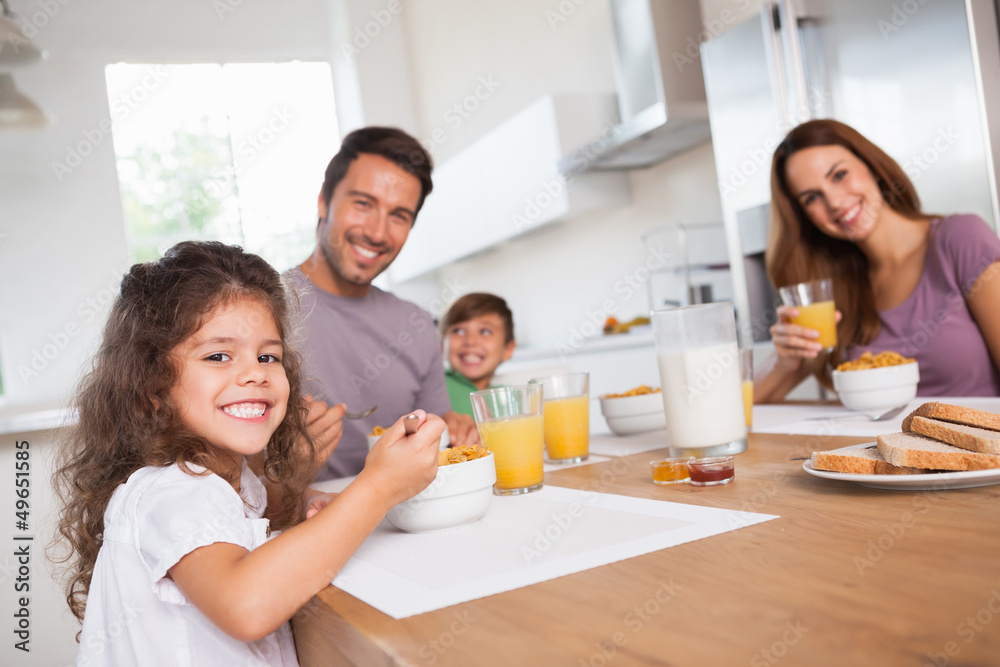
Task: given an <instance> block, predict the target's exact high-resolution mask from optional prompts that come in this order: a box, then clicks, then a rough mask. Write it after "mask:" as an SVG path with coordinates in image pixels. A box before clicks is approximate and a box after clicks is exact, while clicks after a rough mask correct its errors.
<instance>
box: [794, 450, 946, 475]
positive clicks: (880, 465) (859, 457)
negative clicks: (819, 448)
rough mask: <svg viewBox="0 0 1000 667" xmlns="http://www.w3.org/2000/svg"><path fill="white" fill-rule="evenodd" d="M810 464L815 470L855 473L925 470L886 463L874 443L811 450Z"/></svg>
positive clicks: (916, 472)
mask: <svg viewBox="0 0 1000 667" xmlns="http://www.w3.org/2000/svg"><path fill="white" fill-rule="evenodd" d="M812 466H813V468H815V469H817V470H829V471H830V472H848V473H854V474H857V475H915V474H919V473H923V472H927V471H926V470H921V469H920V468H901V467H899V466H894V465H892V464H891V463H888V462H887V461H886V460H885V459H883V458H882V455H881V454H879V453H878V448H877V447H876V446H875V445H872V446H871V447H864V448H861V447H841V448H840V449H830V450H827V451H825V452H813V454H812Z"/></svg>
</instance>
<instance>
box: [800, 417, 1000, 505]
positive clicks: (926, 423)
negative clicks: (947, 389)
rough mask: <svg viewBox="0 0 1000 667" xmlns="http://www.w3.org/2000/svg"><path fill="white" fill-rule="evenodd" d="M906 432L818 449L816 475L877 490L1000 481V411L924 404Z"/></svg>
mask: <svg viewBox="0 0 1000 667" xmlns="http://www.w3.org/2000/svg"><path fill="white" fill-rule="evenodd" d="M902 427H903V431H902V432H901V433H889V434H886V435H880V436H878V440H877V441H876V442H867V443H862V444H860V445H851V446H850V447H841V448H839V449H833V450H827V451H824V452H813V455H812V457H811V458H810V459H808V460H806V461H804V462H803V463H802V467H803V469H804V470H805V471H806V472H807V473H809V474H810V475H815V476H817V477H824V478H826V479H837V480H842V481H845V482H855V483H857V484H861V485H863V486H869V487H873V488H876V489H897V490H913V491H920V490H928V491H935V490H941V489H964V488H972V487H976V486H990V485H993V484H1000V415H998V414H995V413H993V412H986V411H984V410H976V409H973V408H965V407H961V406H957V405H949V404H947V403H924V404H923V405H921V406H920V407H918V408H917V409H916V410H914V411H913V412H912V413H910V414H909V415H908V416H907V417H906V418H905V419H904V420H903V424H902Z"/></svg>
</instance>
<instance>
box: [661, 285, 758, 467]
mask: <svg viewBox="0 0 1000 667" xmlns="http://www.w3.org/2000/svg"><path fill="white" fill-rule="evenodd" d="M652 320H653V336H654V339H655V341H656V356H657V361H658V362H659V367H660V385H661V387H662V394H663V409H664V411H665V412H666V416H667V438H668V444H669V445H670V450H671V454H672V455H674V456H698V457H702V456H720V455H724V454H736V453H739V452H742V451H745V450H746V448H747V425H746V417H745V414H744V409H743V388H742V379H741V376H740V352H739V347H738V345H737V342H736V315H735V312H734V310H733V304H732V303H729V302H728V301H721V302H717V303H706V304H700V305H695V306H685V307H682V308H666V309H662V310H654V311H653V314H652Z"/></svg>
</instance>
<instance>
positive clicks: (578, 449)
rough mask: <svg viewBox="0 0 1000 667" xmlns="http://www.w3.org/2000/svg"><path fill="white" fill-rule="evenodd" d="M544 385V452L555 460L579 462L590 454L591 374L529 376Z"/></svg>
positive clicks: (555, 461)
mask: <svg viewBox="0 0 1000 667" xmlns="http://www.w3.org/2000/svg"><path fill="white" fill-rule="evenodd" d="M529 382H530V383H531V384H540V385H542V406H543V407H542V421H543V422H544V427H545V428H544V430H545V453H546V455H547V456H548V459H549V461H551V462H552V463H579V462H581V461H586V460H587V456H588V455H589V454H590V374H589V373H566V374H563V375H550V376H549V377H543V378H535V379H532V380H529Z"/></svg>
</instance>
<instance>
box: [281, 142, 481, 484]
mask: <svg viewBox="0 0 1000 667" xmlns="http://www.w3.org/2000/svg"><path fill="white" fill-rule="evenodd" d="M432 187H433V184H432V182H431V159H430V156H429V155H428V154H427V152H426V151H425V150H424V149H423V147H422V146H421V145H420V144H419V143H418V142H417V141H416V140H415V139H414V138H413V137H411V136H409V135H408V134H406V133H405V132H403V131H401V130H397V129H394V128H385V127H366V128H362V129H360V130H355V131H354V132H351V133H350V134H349V135H347V137H345V138H344V141H343V143H342V144H341V148H340V151H339V152H338V153H337V154H336V155H335V156H334V157H333V159H332V160H331V161H330V164H329V166H328V167H327V169H326V177H325V180H324V182H323V188H322V190H321V191H320V195H319V201H318V206H319V220H318V223H317V231H316V236H317V246H316V249H315V250H314V251H313V254H312V255H311V256H310V257H309V259H307V260H306V261H305V262H303V263H302V264H301V265H300V266H299V267H298V268H297V269H292V270H291V271H290V272H289V277H290V279H291V282H292V284H293V285H295V287H296V289H297V291H298V292H299V299H300V308H301V311H302V318H303V320H302V324H303V329H304V331H303V334H304V337H305V339H304V340H302V341H300V342H299V347H300V349H301V350H302V352H303V355H304V357H305V375H306V382H307V386H309V385H310V384H312V385H314V386H313V387H312V389H311V391H312V394H313V395H314V396H317V397H318V398H320V399H323V400H325V401H328V402H333V401H336V402H337V403H338V405H335V406H334V407H333V408H330V409H329V410H327V408H326V405H325V404H324V403H315V404H313V405H312V406H311V408H310V422H311V423H312V426H311V432H312V433H313V435H314V437H316V438H317V440H319V441H321V442H322V441H323V439H324V437H325V438H326V441H327V442H329V441H330V440H331V439H332V440H335V439H336V438H335V436H334V437H332V438H331V436H330V432H331V429H333V430H335V429H336V428H337V426H339V427H340V428H342V435H341V438H340V442H339V444H336V448H335V449H334V450H333V453H332V455H331V456H330V457H329V459H328V460H327V464H326V466H325V467H321V468H320V470H319V473H318V475H317V479H331V478H334V477H344V476H347V475H354V474H357V473H358V472H360V471H361V468H362V467H363V466H364V461H365V456H366V455H367V454H368V445H367V438H366V436H367V434H368V433H369V432H370V431H371V430H372V428H373V427H374V426H384V427H388V426H389V425H390V424H392V423H393V422H394V421H395V420H396V419H398V418H399V417H401V416H402V415H404V414H406V413H408V412H411V411H412V410H414V409H416V408H423V409H424V410H427V411H428V412H432V413H435V414H438V415H441V417H442V418H443V419H444V420H445V423H446V424H447V425H448V430H449V433H450V438H451V442H452V443H453V444H459V445H464V444H470V443H472V442H476V441H478V439H479V434H478V431H477V430H476V425H475V422H474V421H473V420H472V419H471V418H470V417H468V416H467V415H459V414H457V413H455V412H453V411H452V410H451V404H450V402H449V400H448V393H447V390H446V389H445V381H444V366H443V364H442V361H441V348H440V341H439V339H438V337H437V331H436V329H435V327H434V323H433V320H432V319H431V316H430V315H429V314H428V313H427V312H426V311H424V310H422V309H420V308H418V307H417V306H415V305H414V304H412V303H409V302H406V301H403V300H401V299H399V298H397V297H395V296H393V295H392V294H389V293H388V292H384V291H382V290H380V289H379V288H377V287H373V286H372V284H371V283H372V280H374V279H375V277H376V276H378V275H379V274H380V273H382V272H383V271H385V270H386V269H387V268H388V267H389V265H390V264H392V261H393V260H394V259H396V255H398V254H399V251H400V250H401V249H402V248H403V244H404V243H405V242H406V238H407V236H408V235H409V233H410V229H411V228H412V226H413V224H414V222H415V220H416V217H417V213H418V212H419V211H420V208H421V206H422V205H423V203H424V199H425V198H426V197H427V195H428V194H429V193H430V191H431V189H432ZM317 383H318V385H317ZM345 403H346V405H347V407H349V409H350V410H351V411H362V410H365V409H367V408H369V407H372V406H377V409H376V410H375V412H374V413H373V414H372V415H371V416H369V417H365V418H363V419H358V420H344V421H342V422H341V421H340V420H339V417H340V415H341V414H342V412H343V410H344V405H343V404H345ZM333 422H336V424H337V426H333V425H332V423H333ZM321 430H325V431H326V433H325V434H323V435H321V434H320V433H318V432H317V431H321Z"/></svg>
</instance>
